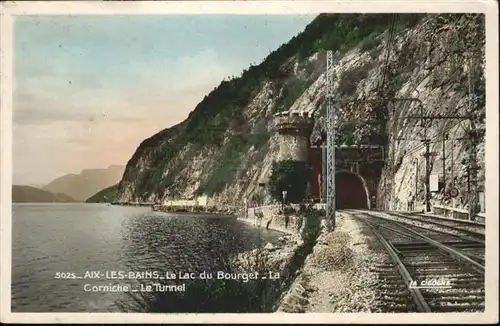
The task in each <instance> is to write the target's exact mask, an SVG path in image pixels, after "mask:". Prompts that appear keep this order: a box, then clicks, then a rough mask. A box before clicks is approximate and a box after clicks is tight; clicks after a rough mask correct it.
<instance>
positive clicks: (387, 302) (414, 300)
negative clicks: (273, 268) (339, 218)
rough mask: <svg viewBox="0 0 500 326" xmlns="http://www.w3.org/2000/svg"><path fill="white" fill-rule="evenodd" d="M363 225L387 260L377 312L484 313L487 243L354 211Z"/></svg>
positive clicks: (376, 269) (379, 269) (381, 273)
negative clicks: (381, 248) (373, 236)
mask: <svg viewBox="0 0 500 326" xmlns="http://www.w3.org/2000/svg"><path fill="white" fill-rule="evenodd" d="M351 214H352V215H353V216H355V217H356V218H359V219H360V220H361V221H362V222H363V223H365V224H366V225H367V226H369V228H370V229H371V231H372V232H373V234H374V235H375V237H376V238H377V239H378V240H379V243H380V244H381V245H382V247H383V248H384V250H385V252H386V253H387V256H386V258H385V260H384V261H383V262H381V263H380V264H378V265H376V266H373V267H372V271H374V272H376V273H377V274H378V276H379V280H380V282H379V284H380V287H379V296H378V301H377V302H378V306H377V308H376V309H378V310H380V311H382V312H481V311H484V303H485V297H484V296H485V290H484V243H481V242H480V241H474V240H471V239H469V238H463V237H462V238H460V237H458V236H457V235H450V234H448V233H446V232H444V233H443V232H442V231H438V230H430V229H422V228H419V227H417V226H414V225H408V224H403V223H400V222H398V221H394V220H390V219H384V218H381V217H379V216H377V215H375V214H373V213H371V212H354V213H351Z"/></svg>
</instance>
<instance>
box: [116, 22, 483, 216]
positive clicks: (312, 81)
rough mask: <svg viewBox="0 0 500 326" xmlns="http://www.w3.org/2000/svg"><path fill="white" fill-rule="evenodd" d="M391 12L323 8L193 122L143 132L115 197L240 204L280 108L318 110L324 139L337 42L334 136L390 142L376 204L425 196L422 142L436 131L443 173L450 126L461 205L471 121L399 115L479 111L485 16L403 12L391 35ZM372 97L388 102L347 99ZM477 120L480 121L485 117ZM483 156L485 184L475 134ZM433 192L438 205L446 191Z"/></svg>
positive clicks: (253, 182) (435, 169)
mask: <svg viewBox="0 0 500 326" xmlns="http://www.w3.org/2000/svg"><path fill="white" fill-rule="evenodd" d="M391 19H392V16H391V15H344V16H334V15H320V16H319V17H318V18H317V19H316V20H315V21H313V22H312V23H311V24H310V25H309V26H308V27H307V28H306V30H305V31H304V32H303V33H302V34H300V35H298V36H297V37H295V38H294V39H292V40H291V41H290V42H289V43H288V44H285V45H283V46H282V47H281V48H280V49H278V50H277V51H275V52H274V53H272V54H271V55H270V56H269V57H268V58H266V60H264V61H263V63H261V64H260V65H259V66H253V67H250V69H249V70H248V71H246V72H244V74H243V75H242V77H240V78H237V79H232V80H229V81H223V82H222V83H221V85H220V86H219V87H218V88H217V89H215V90H214V91H213V92H212V93H210V94H208V95H207V96H206V97H205V99H204V100H203V101H202V102H201V103H200V104H199V105H198V106H197V107H196V109H195V110H194V111H193V112H192V113H191V114H190V116H189V117H188V119H186V121H184V122H183V123H181V124H180V125H177V126H175V127H172V128H169V129H165V130H163V131H162V132H160V133H158V134H156V135H154V136H153V137H151V138H149V139H147V140H145V141H144V142H143V143H142V144H141V145H140V146H139V148H138V149H137V151H136V153H135V154H134V156H133V157H132V158H131V159H130V161H129V162H128V164H127V167H126V170H125V173H124V175H123V179H122V181H121V182H120V185H119V193H118V198H117V200H118V201H159V200H164V199H167V198H182V199H189V198H192V197H195V196H198V195H201V194H207V195H208V196H209V197H210V199H211V202H212V203H216V204H227V205H241V204H242V202H243V199H244V198H251V197H252V196H253V195H254V194H256V193H257V192H258V189H259V183H261V182H266V180H267V178H268V176H269V172H270V169H271V164H272V162H273V160H276V159H277V155H278V151H279V146H278V143H277V141H276V140H277V135H276V134H275V133H274V132H273V115H274V113H276V112H278V111H283V110H290V111H307V112H315V118H316V122H315V127H314V130H313V133H312V136H311V138H312V139H316V138H318V136H319V135H320V133H321V130H323V127H324V125H325V121H324V115H325V112H326V110H325V104H324V102H325V101H324V97H325V77H326V76H325V67H326V60H325V54H324V53H325V52H324V50H327V49H332V50H334V51H335V58H334V61H335V62H334V64H335V66H334V69H335V76H336V78H335V94H336V98H335V102H336V107H337V114H338V123H339V125H338V128H339V132H338V135H337V140H338V142H340V143H365V144H366V143H370V144H374V143H376V144H383V145H385V146H386V148H387V150H386V162H385V167H384V171H383V174H382V178H381V181H380V185H379V198H378V202H379V205H382V207H388V206H387V205H393V206H392V208H403V207H402V206H403V205H405V204H406V201H408V200H409V199H410V198H411V197H412V196H413V195H415V192H416V195H417V197H416V199H417V202H416V205H417V206H418V205H422V204H423V201H424V189H425V188H424V182H423V179H424V177H425V174H424V173H425V164H424V163H425V159H424V158H423V157H422V154H423V153H424V151H425V148H424V146H423V143H422V142H421V141H420V140H421V139H423V138H427V139H430V145H429V146H430V152H431V153H432V152H435V155H434V156H431V157H430V161H429V162H430V165H429V167H430V169H431V172H432V174H434V173H439V174H442V172H441V171H442V162H443V160H442V144H443V141H442V138H443V136H444V135H445V134H446V135H447V137H448V140H446V141H445V142H444V149H445V150H444V152H445V157H446V160H445V163H446V167H445V171H446V178H445V183H447V184H451V174H452V173H453V176H454V177H455V178H456V181H455V185H456V186H457V188H458V189H459V190H460V196H459V197H458V202H457V206H459V207H460V206H464V205H465V204H466V203H467V195H468V192H467V189H468V185H467V167H468V166H469V163H468V157H469V156H468V154H467V150H468V148H469V147H468V143H467V141H466V140H463V139H462V140H460V138H464V137H465V134H466V130H468V129H469V122H468V121H460V120H428V121H429V123H428V125H427V127H426V128H423V127H422V124H421V123H420V120H418V119H403V117H408V116H409V115H418V114H421V113H424V114H425V115H438V114H441V115H467V114H468V112H469V111H467V110H469V108H470V107H472V108H473V111H474V112H476V113H477V114H478V115H482V116H484V78H483V77H482V69H483V55H484V31H482V25H481V24H482V20H481V17H480V16H475V15H425V16H416V15H399V17H398V20H397V21H396V23H395V24H394V29H393V32H392V33H391V32H390V31H391V26H392V25H393V24H392V23H393V22H392V20H391ZM478 26H479V27H478ZM478 30H479V32H477V31H478ZM476 33H478V34H476ZM390 35H392V36H393V37H392V39H391V37H390ZM469 56H472V57H474V58H476V59H477V60H475V64H473V65H471V64H469V63H468V59H467V58H468V57H469ZM470 71H472V72H473V73H469V72H470ZM470 76H472V77H471V78H470ZM469 80H470V83H469ZM469 84H470V87H469ZM385 97H388V98H391V97H396V98H418V99H419V100H420V101H421V104H422V106H421V107H419V106H418V105H417V102H415V101H395V102H387V101H385V102H384V101H383V99H384V98H385ZM470 98H472V99H473V101H469V99H470ZM367 99H378V100H379V101H380V103H381V104H378V105H375V104H367V103H365V104H363V103H361V102H352V101H354V100H367ZM470 103H472V104H470ZM422 110H423V111H422ZM352 120H356V121H358V122H357V123H352V122H349V121H352ZM475 124H476V126H475V127H482V125H481V119H479V120H477V121H476V122H475ZM453 139H455V140H454V141H453ZM452 156H453V159H452ZM477 157H478V172H479V174H478V184H479V187H482V185H483V184H484V139H483V138H480V139H479V141H478V146H477ZM417 160H418V163H416V162H417ZM452 161H453V165H451V162H452ZM417 171H418V174H417ZM433 196H434V199H433V200H434V202H436V203H437V202H440V201H441V197H442V193H441V194H440V193H437V194H434V195H433Z"/></svg>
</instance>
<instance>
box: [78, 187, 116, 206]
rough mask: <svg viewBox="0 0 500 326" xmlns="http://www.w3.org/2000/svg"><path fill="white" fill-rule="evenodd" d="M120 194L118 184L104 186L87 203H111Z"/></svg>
mask: <svg viewBox="0 0 500 326" xmlns="http://www.w3.org/2000/svg"><path fill="white" fill-rule="evenodd" d="M117 194H118V185H117V184H116V185H114V186H111V187H108V188H104V189H103V190H101V191H99V192H98V193H96V194H95V195H93V196H92V197H90V198H88V199H87V200H86V201H85V202H86V203H110V202H113V201H114V200H115V198H116V195H117Z"/></svg>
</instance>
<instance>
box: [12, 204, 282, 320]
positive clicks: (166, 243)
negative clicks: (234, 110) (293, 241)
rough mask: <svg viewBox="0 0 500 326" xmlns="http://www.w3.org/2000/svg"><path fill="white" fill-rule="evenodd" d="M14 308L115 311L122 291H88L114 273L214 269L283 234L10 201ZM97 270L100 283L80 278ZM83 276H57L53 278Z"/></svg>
mask: <svg viewBox="0 0 500 326" xmlns="http://www.w3.org/2000/svg"><path fill="white" fill-rule="evenodd" d="M12 225H13V230H12V311H13V312H108V311H119V310H118V307H117V306H116V304H115V303H116V301H117V300H118V299H120V300H127V299H126V298H127V297H128V296H127V295H126V294H124V293H123V292H87V291H85V288H84V286H85V284H90V285H109V284H110V283H115V284H117V283H120V284H121V283H123V282H127V281H122V280H118V281H116V280H110V279H106V278H105V277H103V273H105V272H111V271H125V272H127V273H128V272H130V271H132V272H140V271H172V272H177V273H180V272H196V273H199V272H201V271H204V270H206V269H212V270H214V269H215V270H216V269H217V261H218V258H219V257H221V255H228V254H234V253H237V252H241V251H244V250H248V249H253V248H256V247H258V246H260V245H263V244H265V243H267V242H274V241H275V240H276V239H277V238H278V237H279V236H281V235H282V234H281V233H279V232H276V231H267V230H261V229H256V228H252V227H251V226H248V225H246V224H244V223H242V222H239V221H237V220H236V219H234V218H221V217H216V218H214V217H211V218H210V217H206V216H205V217H203V216H196V215H186V214H182V215H180V214H179V215H175V214H167V213H160V212H152V211H151V210H150V209H149V208H146V207H128V206H127V207H125V206H106V205H101V204H14V205H13V212H12ZM87 271H98V272H100V273H101V274H100V275H101V277H100V278H99V279H84V278H83V277H84V275H85V272H87ZM57 272H60V273H73V274H74V275H76V276H78V277H81V278H80V279H71V278H70V279H56V273H57Z"/></svg>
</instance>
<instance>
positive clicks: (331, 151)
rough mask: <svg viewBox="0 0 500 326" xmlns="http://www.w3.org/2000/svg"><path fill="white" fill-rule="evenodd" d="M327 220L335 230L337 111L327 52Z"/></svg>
mask: <svg viewBox="0 0 500 326" xmlns="http://www.w3.org/2000/svg"><path fill="white" fill-rule="evenodd" d="M326 101H327V107H326V122H327V127H326V130H327V136H326V147H327V150H326V154H327V158H326V169H327V171H326V179H327V182H326V183H327V185H326V220H327V228H328V230H330V231H331V230H333V229H335V111H334V110H335V109H334V107H333V52H332V51H327V52H326Z"/></svg>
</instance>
